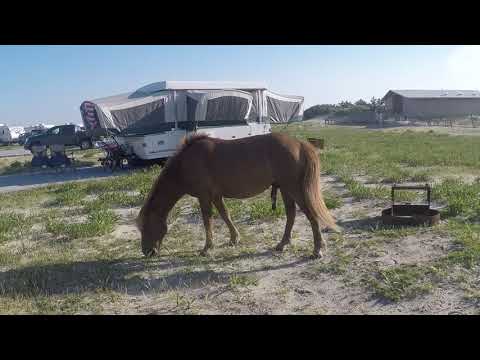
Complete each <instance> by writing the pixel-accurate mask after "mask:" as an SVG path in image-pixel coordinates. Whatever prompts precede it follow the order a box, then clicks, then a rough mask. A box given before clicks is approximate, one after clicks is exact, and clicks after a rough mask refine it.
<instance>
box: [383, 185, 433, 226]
mask: <svg viewBox="0 0 480 360" xmlns="http://www.w3.org/2000/svg"><path fill="white" fill-rule="evenodd" d="M395 190H424V191H426V192H427V204H426V205H412V204H398V205H396V204H395ZM430 195H431V187H430V185H429V184H425V185H424V186H401V185H396V184H394V185H393V186H392V207H390V208H388V209H384V210H383V211H382V222H383V224H384V225H426V226H432V225H435V224H438V222H439V221H440V213H439V211H438V210H434V209H430V205H431V201H430V199H431V197H430Z"/></svg>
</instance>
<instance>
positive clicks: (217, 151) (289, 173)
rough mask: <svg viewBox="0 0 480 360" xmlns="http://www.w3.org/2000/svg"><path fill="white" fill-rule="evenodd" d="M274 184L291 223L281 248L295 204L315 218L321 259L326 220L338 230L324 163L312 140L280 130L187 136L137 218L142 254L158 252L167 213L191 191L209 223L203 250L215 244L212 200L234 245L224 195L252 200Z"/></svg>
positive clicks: (316, 248) (236, 236)
mask: <svg viewBox="0 0 480 360" xmlns="http://www.w3.org/2000/svg"><path fill="white" fill-rule="evenodd" d="M272 184H275V186H276V187H278V188H279V189H280V192H281V195H282V198H283V202H284V204H285V211H286V214H287V224H286V226H285V232H284V234H283V238H282V240H281V241H280V242H279V243H278V245H277V246H276V248H275V249H276V250H278V251H282V250H283V248H284V247H285V245H287V244H290V237H291V231H292V227H293V223H294V221H295V212H296V207H295V204H297V205H298V206H299V208H300V209H301V210H302V211H303V212H304V213H305V215H306V217H307V218H308V220H309V221H310V224H311V226H312V231H313V238H314V251H313V256H314V257H321V256H322V250H323V251H325V248H326V243H325V240H324V239H323V238H322V234H321V232H320V223H319V222H321V223H323V225H325V226H327V227H328V228H330V229H332V230H335V231H337V230H338V228H337V226H336V225H335V221H334V219H333V218H332V216H331V215H330V213H329V211H328V209H327V207H326V206H325V203H324V201H323V197H322V192H321V188H320V161H319V158H318V155H317V153H316V151H315V148H314V147H313V146H312V145H310V144H309V143H306V142H302V141H299V140H297V139H295V138H292V137H289V136H287V135H283V134H279V133H274V134H267V135H258V136H251V137H247V138H242V139H237V140H221V139H216V138H210V137H208V136H207V135H203V134H197V135H193V136H190V137H186V138H185V139H184V140H183V142H182V144H181V145H180V147H179V150H178V151H177V153H176V154H175V155H174V156H173V157H171V158H170V159H169V160H168V162H167V163H166V165H165V167H164V169H163V171H162V172H161V174H160V175H159V177H158V179H157V180H156V182H155V184H154V185H153V187H152V190H151V191H150V194H149V195H148V198H147V200H146V201H145V204H144V205H143V207H142V209H141V210H140V214H139V215H138V218H137V226H138V228H139V230H140V232H141V235H142V252H143V253H144V254H145V255H146V256H152V255H155V254H156V253H157V252H158V249H159V247H160V245H161V243H162V240H163V238H164V236H165V234H166V233H167V216H168V213H169V212H170V210H171V209H172V208H173V206H174V205H175V204H176V202H177V201H178V200H179V199H180V198H181V197H182V196H184V195H185V194H188V195H191V196H194V197H197V198H198V199H199V202H200V208H201V212H202V217H203V223H204V225H205V232H206V243H205V247H204V249H203V250H202V252H201V254H202V255H205V254H206V253H207V251H208V250H209V249H211V248H213V242H212V226H211V217H212V204H213V205H215V207H216V208H217V210H218V212H219V214H220V216H221V217H222V219H223V220H224V221H225V223H226V224H227V226H228V228H229V230H230V244H231V245H234V244H236V243H237V242H238V239H239V233H238V230H237V228H236V227H235V225H234V224H233V223H232V220H231V218H230V215H229V213H228V210H227V209H226V207H225V203H224V201H223V198H224V197H226V198H236V199H242V198H248V197H252V196H255V195H257V194H260V193H262V192H263V191H265V190H266V189H268V188H269V187H270V186H271V185H272Z"/></svg>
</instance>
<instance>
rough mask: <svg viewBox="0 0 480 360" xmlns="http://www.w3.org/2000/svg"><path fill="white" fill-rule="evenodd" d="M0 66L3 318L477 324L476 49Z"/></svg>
mask: <svg viewBox="0 0 480 360" xmlns="http://www.w3.org/2000/svg"><path fill="white" fill-rule="evenodd" d="M0 54H1V55H2V56H0V58H1V59H2V61H0V73H2V74H8V76H4V78H3V80H2V82H0V94H1V95H2V99H5V101H3V102H2V106H0V121H1V122H2V125H1V126H0V143H1V145H2V146H0V314H1V315H4V314H5V315H19V314H24V315H123V314H128V315H210V314H213V315H347V314H348V315H350V314H356V315H384V314H385V315H403V314H407V315H422V314H425V315H458V314H460V315H480V280H479V279H480V272H479V270H480V266H479V265H480V223H479V220H480V91H478V90H475V89H476V84H478V83H479V82H480V72H479V71H478V66H477V63H478V61H480V47H469V46H460V47H455V46H453V45H452V46H451V45H448V46H438V47H437V46H416V47H414V46H403V45H402V46H398V47H388V46H378V47H376V46H364V47H359V46H349V45H344V46H336V45H332V46H307V45H301V46H263V45H262V46H258V47H255V46H244V45H242V46H234V45H232V46H230V47H215V46H198V47H194V46H190V45H182V46H167V45H162V46H153V45H149V46H135V47H133V46H113V45H112V46H106V45H102V46H96V47H94V46H80V47H75V46H58V47H49V46H33V47H31V46H25V47H15V46H13V47H3V46H0ZM19 59H21V61H19ZM472 59H473V60H472ZM475 74H477V75H475ZM475 76H477V77H475ZM169 78H170V79H172V78H173V79H174V80H162V79H169ZM247 80H248V81H247ZM19 84H30V86H19ZM446 87H447V89H446ZM464 89H471V90H464ZM368 99H370V100H368ZM46 124H50V125H46Z"/></svg>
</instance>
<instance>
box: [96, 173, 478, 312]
mask: <svg viewBox="0 0 480 360" xmlns="http://www.w3.org/2000/svg"><path fill="white" fill-rule="evenodd" d="M324 186H325V187H326V188H329V189H331V190H332V191H335V192H337V193H338V194H339V196H341V195H342V193H343V190H342V185H341V184H339V183H338V182H336V180H335V178H333V177H324ZM384 205H385V204H382V203H381V202H378V201H371V200H366V201H353V200H352V199H351V198H344V205H343V206H341V207H340V208H338V209H335V210H334V211H333V214H334V215H335V216H336V217H337V218H339V219H342V221H341V222H339V224H340V225H341V226H342V227H343V240H342V244H343V245H342V254H341V255H339V250H338V249H339V247H338V246H335V242H336V241H335V237H334V235H333V234H325V236H326V237H327V241H328V243H329V251H328V253H327V255H326V256H325V257H324V258H323V259H322V260H310V259H309V258H308V255H309V253H310V252H311V249H312V246H313V244H312V236H311V230H310V226H309V223H308V221H307V219H306V218H305V216H304V215H303V214H302V213H301V212H298V215H297V219H296V223H295V226H294V229H293V243H294V245H293V247H290V248H287V249H286V250H285V252H284V253H277V252H275V251H272V248H273V246H274V245H275V244H276V243H277V242H278V241H279V240H280V238H281V236H282V232H283V227H284V224H285V219H284V218H280V219H278V220H275V221H272V222H258V223H253V224H252V223H248V224H246V223H242V221H241V220H240V221H236V223H237V224H239V226H240V228H241V229H243V231H244V237H243V238H242V240H241V241H242V245H241V246H240V249H238V248H237V249H235V248H230V247H227V246H226V243H227V242H228V231H227V229H226V226H225V225H224V224H223V222H222V221H221V220H219V219H217V220H215V222H214V229H215V230H214V235H215V244H216V246H217V247H216V248H215V249H214V250H213V251H212V253H211V254H210V256H209V257H208V258H207V259H203V260H200V258H199V262H198V264H196V263H195V262H193V263H192V262H191V261H183V260H182V256H183V255H184V254H185V253H188V254H190V255H191V254H192V253H195V252H198V251H199V250H200V249H201V248H202V246H203V243H204V232H203V225H202V221H201V218H200V216H199V215H198V213H196V212H195V211H193V210H192V209H191V208H189V206H186V207H185V208H184V209H183V210H182V211H183V214H182V216H180V217H179V218H178V220H177V221H176V223H175V224H174V225H173V226H171V229H170V233H169V235H167V237H166V239H165V242H164V244H163V245H164V249H163V250H162V254H161V256H160V257H159V258H157V259H155V260H154V261H153V262H152V263H150V266H149V269H148V270H147V269H145V268H144V265H143V264H142V261H141V260H133V261H132V262H129V263H125V262H123V263H118V264H116V265H114V267H117V268H122V271H120V272H117V275H118V277H116V273H115V271H112V273H111V274H112V277H116V279H115V281H118V283H119V284H120V285H119V286H120V287H124V288H125V293H126V294H128V295H125V296H124V297H123V300H122V301H121V302H116V303H111V304H103V310H102V312H106V313H113V314H138V313H140V314H175V313H193V314H456V313H461V314H476V313H478V310H479V307H478V304H477V303H475V302H472V301H468V300H466V299H465V297H464V296H463V295H462V294H463V293H462V291H459V289H458V286H457V284H455V282H449V281H447V280H446V281H444V282H442V283H441V284H440V286H439V287H437V288H435V289H434V290H433V291H432V292H430V293H428V294H426V295H420V296H417V297H415V298H414V299H411V300H401V301H398V302H389V301H386V300H381V299H379V298H378V297H375V296H373V294H372V291H370V290H369V289H368V288H367V287H365V286H364V285H363V284H362V277H363V276H364V275H365V274H366V273H367V272H369V271H371V269H372V268H388V267H391V266H396V265H398V264H422V263H426V262H428V261H431V260H432V259H435V258H439V257H442V256H444V255H446V254H447V252H448V250H449V249H450V248H451V246H452V240H453V239H451V238H449V237H448V236H445V235H442V234H440V233H438V232H436V231H432V230H431V229H419V230H418V231H416V232H415V233H413V234H411V235H408V236H404V237H400V238H394V239H388V238H380V237H376V236H375V235H374V234H372V233H371V232H370V230H371V229H372V228H375V226H378V222H379V218H378V215H379V214H380V211H381V210H382V208H383V206H384ZM137 211H138V209H132V210H128V211H127V210H122V211H121V212H120V213H119V214H120V215H122V216H123V218H124V219H125V221H124V222H123V223H122V225H121V226H119V227H118V228H117V229H116V231H115V233H114V237H115V238H122V239H125V238H128V239H131V241H132V244H133V246H138V245H139V244H138V243H137V242H138V237H139V234H138V231H137V230H136V228H135V227H134V225H133V223H132V219H133V218H134V216H135V214H136V212H137ZM172 228H173V230H172ZM179 229H181V232H182V233H183V234H190V235H188V236H189V237H190V238H192V237H193V240H190V242H189V243H188V246H187V247H182V249H181V250H179V249H178V248H176V245H175V243H178V241H179V239H178V237H177V235H175V234H179V233H178V230H179ZM245 232H246V233H247V236H246V237H245ZM369 241H370V242H371V246H364V245H365V243H366V242H369ZM114 242H115V241H112V243H114ZM338 256H348V257H349V258H350V260H349V263H348V265H347V266H346V269H345V271H343V272H341V273H336V272H335V271H322V270H321V269H322V268H323V269H324V268H325V267H328V266H329V265H333V266H335V264H337V263H338V261H339V258H338ZM127 269H130V270H131V271H130V270H127ZM112 270H113V268H112ZM127 274H128V275H127ZM236 277H240V278H242V279H244V280H245V279H246V280H247V284H241V285H235V281H232V279H236ZM133 279H135V280H133ZM112 281H113V280H112ZM472 281H475V279H472ZM232 282H233V284H232ZM244 282H245V281H244Z"/></svg>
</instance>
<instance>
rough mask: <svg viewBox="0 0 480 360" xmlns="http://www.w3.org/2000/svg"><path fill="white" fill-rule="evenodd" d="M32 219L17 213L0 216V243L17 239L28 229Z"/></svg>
mask: <svg viewBox="0 0 480 360" xmlns="http://www.w3.org/2000/svg"><path fill="white" fill-rule="evenodd" d="M31 224H32V217H29V216H25V215H23V214H18V213H13V212H9V213H3V214H0V242H1V241H6V240H9V239H17V238H18V237H19V236H21V235H22V234H23V233H25V232H27V231H28V230H29V229H30V226H31Z"/></svg>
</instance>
